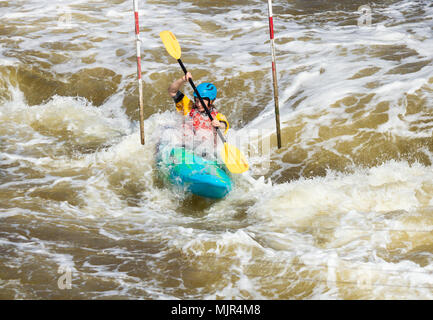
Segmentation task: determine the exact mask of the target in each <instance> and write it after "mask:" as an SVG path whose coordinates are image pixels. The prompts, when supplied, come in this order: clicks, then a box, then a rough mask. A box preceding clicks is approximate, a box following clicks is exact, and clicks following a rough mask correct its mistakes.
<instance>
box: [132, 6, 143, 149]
mask: <svg viewBox="0 0 433 320" xmlns="http://www.w3.org/2000/svg"><path fill="white" fill-rule="evenodd" d="M134 17H135V44H136V47H137V75H138V99H139V104H140V138H141V144H143V145H144V108H143V86H142V80H141V40H140V25H139V23H138V0H134Z"/></svg>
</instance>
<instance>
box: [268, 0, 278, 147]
mask: <svg viewBox="0 0 433 320" xmlns="http://www.w3.org/2000/svg"><path fill="white" fill-rule="evenodd" d="M268 12H269V35H270V39H271V53H272V78H273V84H274V102H275V121H276V127H277V144H278V149H280V148H281V131H280V108H279V102H278V81H277V68H276V64H275V45H274V18H273V16H272V0H268Z"/></svg>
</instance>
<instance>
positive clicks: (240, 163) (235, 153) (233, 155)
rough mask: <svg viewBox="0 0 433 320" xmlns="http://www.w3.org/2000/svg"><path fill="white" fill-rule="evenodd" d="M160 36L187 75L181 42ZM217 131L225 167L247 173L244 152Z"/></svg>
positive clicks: (194, 87) (166, 36)
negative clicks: (182, 57)
mask: <svg viewBox="0 0 433 320" xmlns="http://www.w3.org/2000/svg"><path fill="white" fill-rule="evenodd" d="M159 36H160V37H161V40H162V42H163V43H164V46H165V49H166V50H167V52H168V54H169V55H171V56H172V57H173V58H175V59H176V60H177V62H179V64H180V67H181V68H182V70H183V72H184V73H185V74H186V73H187V71H186V68H185V66H184V65H183V63H182V60H180V56H181V49H180V46H179V42H178V41H177V39H176V37H175V36H174V34H173V33H172V32H170V31H162V32H161V33H160V34H159ZM189 84H190V85H191V87H192V88H193V89H194V92H195V94H196V95H197V97H198V98H199V100H200V103H201V104H202V106H203V108H204V109H205V111H206V113H207V115H208V117H209V119H210V121H213V117H212V114H211V113H210V112H209V109H208V108H207V107H206V104H205V103H204V101H203V99H202V97H201V96H200V94H199V93H198V91H197V88H196V86H195V85H194V82H193V81H192V79H189ZM216 130H217V133H218V135H219V137H220V138H221V140H222V142H223V143H224V148H222V150H221V157H222V159H223V161H224V163H225V165H226V166H227V169H229V171H230V172H232V173H242V172H245V171H247V170H248V167H249V166H248V162H247V161H246V159H245V157H244V155H243V154H242V152H241V151H240V150H239V149H238V148H236V147H235V146H232V145H230V144H228V143H227V141H226V139H225V138H224V136H223V134H222V133H221V130H220V129H219V128H216Z"/></svg>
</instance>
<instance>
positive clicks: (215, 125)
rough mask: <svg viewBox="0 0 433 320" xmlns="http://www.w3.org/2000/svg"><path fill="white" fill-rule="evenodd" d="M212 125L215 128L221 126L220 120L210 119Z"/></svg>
mask: <svg viewBox="0 0 433 320" xmlns="http://www.w3.org/2000/svg"><path fill="white" fill-rule="evenodd" d="M212 125H213V126H214V127H215V128H221V122H219V121H218V119H213V120H212Z"/></svg>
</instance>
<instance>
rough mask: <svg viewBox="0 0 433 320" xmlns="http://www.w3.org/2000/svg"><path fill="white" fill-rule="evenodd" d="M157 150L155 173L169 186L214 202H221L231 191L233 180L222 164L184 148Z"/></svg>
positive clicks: (162, 148) (166, 147)
mask: <svg viewBox="0 0 433 320" xmlns="http://www.w3.org/2000/svg"><path fill="white" fill-rule="evenodd" d="M157 149H158V151H157V155H156V162H157V167H158V171H159V173H160V175H161V176H162V177H163V179H164V180H165V181H168V182H169V183H170V184H172V185H174V186H177V187H180V188H183V189H184V190H185V191H189V192H191V193H193V194H195V195H198V196H201V197H205V198H213V199H221V198H223V197H224V196H226V195H227V193H229V192H230V191H231V190H232V184H233V183H232V180H231V178H230V176H229V175H228V174H227V172H226V169H225V166H224V165H223V164H220V163H218V162H217V161H215V160H208V159H205V158H203V157H200V156H198V155H196V154H194V152H193V151H190V150H187V149H185V148H184V147H168V146H165V147H164V146H162V145H159V146H158V148H157Z"/></svg>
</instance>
